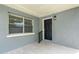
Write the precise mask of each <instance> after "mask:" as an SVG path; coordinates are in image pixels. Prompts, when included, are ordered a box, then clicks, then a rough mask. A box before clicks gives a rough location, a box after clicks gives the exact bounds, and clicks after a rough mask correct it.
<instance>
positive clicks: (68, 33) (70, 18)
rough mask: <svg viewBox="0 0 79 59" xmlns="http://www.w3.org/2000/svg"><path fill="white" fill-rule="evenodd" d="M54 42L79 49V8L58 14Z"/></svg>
mask: <svg viewBox="0 0 79 59" xmlns="http://www.w3.org/2000/svg"><path fill="white" fill-rule="evenodd" d="M56 15H57V20H56V21H55V23H54V24H55V36H56V39H54V40H53V42H55V43H58V44H62V45H65V46H69V47H73V48H78V49H79V8H74V9H70V10H67V11H63V12H61V13H58V14H56Z"/></svg>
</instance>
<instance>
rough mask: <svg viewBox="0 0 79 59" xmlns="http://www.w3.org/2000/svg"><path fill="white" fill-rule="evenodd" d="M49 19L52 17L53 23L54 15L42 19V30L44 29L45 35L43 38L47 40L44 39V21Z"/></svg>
mask: <svg viewBox="0 0 79 59" xmlns="http://www.w3.org/2000/svg"><path fill="white" fill-rule="evenodd" d="M47 19H52V23H53V17H52V16H51V17H46V18H43V19H42V31H43V33H42V35H43V37H42V38H43V40H45V39H44V21H45V20H47Z"/></svg>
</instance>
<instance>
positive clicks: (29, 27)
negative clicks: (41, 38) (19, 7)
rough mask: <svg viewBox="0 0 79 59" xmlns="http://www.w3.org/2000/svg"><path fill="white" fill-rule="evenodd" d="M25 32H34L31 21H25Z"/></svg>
mask: <svg viewBox="0 0 79 59" xmlns="http://www.w3.org/2000/svg"><path fill="white" fill-rule="evenodd" d="M24 32H25V33H28V32H30V33H31V32H32V21H31V20H27V19H24Z"/></svg>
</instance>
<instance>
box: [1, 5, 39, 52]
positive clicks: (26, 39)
mask: <svg viewBox="0 0 79 59" xmlns="http://www.w3.org/2000/svg"><path fill="white" fill-rule="evenodd" d="M8 12H13V13H15V14H17V15H21V16H25V17H26V18H30V19H32V20H34V33H35V34H34V35H29V36H18V37H10V38H7V35H8V31H9V30H8V29H9V26H8V24H9V17H8ZM38 20H39V18H37V17H35V16H32V15H29V14H25V13H23V12H20V11H17V10H15V9H12V8H9V7H6V6H3V5H0V53H4V52H7V51H10V50H13V49H16V48H18V47H21V46H24V45H27V44H30V43H32V42H34V41H36V40H38V32H39V21H38Z"/></svg>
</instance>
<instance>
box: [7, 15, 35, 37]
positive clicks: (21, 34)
mask: <svg viewBox="0 0 79 59" xmlns="http://www.w3.org/2000/svg"><path fill="white" fill-rule="evenodd" d="M9 15H12V16H15V17H20V18H23V19H22V20H23V32H22V33H13V34H12V33H11V34H8V35H7V37H17V36H25V35H34V34H35V33H34V20H32V19H30V18H26V17H23V16H19V15H15V14H9ZM24 19H28V20H32V32H31V33H30V32H29V33H25V32H24ZM8 30H9V29H8Z"/></svg>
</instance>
